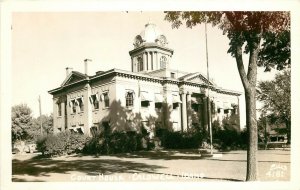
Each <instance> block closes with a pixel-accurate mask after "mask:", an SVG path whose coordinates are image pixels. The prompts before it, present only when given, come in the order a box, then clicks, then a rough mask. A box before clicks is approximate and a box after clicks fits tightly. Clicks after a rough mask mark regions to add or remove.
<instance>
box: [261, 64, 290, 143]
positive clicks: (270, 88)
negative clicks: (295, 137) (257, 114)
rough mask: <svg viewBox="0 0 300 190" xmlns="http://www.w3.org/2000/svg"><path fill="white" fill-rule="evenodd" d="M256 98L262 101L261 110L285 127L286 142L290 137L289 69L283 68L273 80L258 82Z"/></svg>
mask: <svg viewBox="0 0 300 190" xmlns="http://www.w3.org/2000/svg"><path fill="white" fill-rule="evenodd" d="M257 95H258V96H257V97H258V100H259V101H261V102H262V103H263V107H262V109H263V111H264V112H265V113H268V115H269V116H270V117H272V118H273V120H274V119H275V120H276V122H277V123H282V122H283V123H284V124H285V125H286V129H287V136H288V142H290V137H291V71H290V70H289V69H287V70H285V71H284V72H283V73H279V74H277V75H276V76H275V79H274V80H270V81H261V82H259V83H258V93H257Z"/></svg>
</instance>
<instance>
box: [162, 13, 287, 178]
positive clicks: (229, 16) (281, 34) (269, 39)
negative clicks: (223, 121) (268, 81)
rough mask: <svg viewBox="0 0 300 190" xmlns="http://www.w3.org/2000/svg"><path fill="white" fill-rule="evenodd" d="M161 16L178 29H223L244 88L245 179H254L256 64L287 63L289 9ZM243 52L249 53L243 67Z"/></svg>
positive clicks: (271, 65)
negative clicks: (246, 135) (245, 129)
mask: <svg viewBox="0 0 300 190" xmlns="http://www.w3.org/2000/svg"><path fill="white" fill-rule="evenodd" d="M165 19H166V20H167V21H170V22H171V23H172V27H175V28H178V27H179V26H180V25H182V24H183V22H185V24H186V26H187V27H190V28H192V27H193V26H196V25H198V24H201V23H210V24H212V26H216V27H218V28H220V29H221V30H222V31H223V34H224V35H227V37H228V39H229V48H228V51H227V52H228V53H230V54H231V55H232V56H233V57H234V58H235V60H236V64H237V68H238V71H239V75H240V78H241V81H242V84H243V87H244V90H245V100H246V125H247V131H248V135H249V138H248V147H247V176H246V180H247V181H253V180H256V179H257V158H256V154H257V121H256V119H255V118H256V89H255V88H256V85H257V84H256V83H257V66H264V67H265V68H266V71H269V70H270V69H271V68H276V69H278V70H281V69H283V68H285V67H287V66H289V65H290V64H291V60H290V14H289V12H279V11H274V12H264V11H251V12H250V11H236V12H232V11H225V12H222V11H218V12H215V11H211V12H166V15H165ZM243 54H249V61H248V69H247V70H246V69H245V65H244V61H243Z"/></svg>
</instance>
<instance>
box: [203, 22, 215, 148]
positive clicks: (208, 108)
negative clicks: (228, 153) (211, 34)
mask: <svg viewBox="0 0 300 190" xmlns="http://www.w3.org/2000/svg"><path fill="white" fill-rule="evenodd" d="M206 24H207V21H205V47H206V68H207V80H208V89H207V99H208V101H207V102H208V105H207V112H208V128H209V135H210V154H213V146H212V127H211V110H210V97H209V91H210V80H209V64H208V48H207V27H206Z"/></svg>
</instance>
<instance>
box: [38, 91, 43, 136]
mask: <svg viewBox="0 0 300 190" xmlns="http://www.w3.org/2000/svg"><path fill="white" fill-rule="evenodd" d="M39 110H40V125H41V135H43V121H42V102H41V95H39Z"/></svg>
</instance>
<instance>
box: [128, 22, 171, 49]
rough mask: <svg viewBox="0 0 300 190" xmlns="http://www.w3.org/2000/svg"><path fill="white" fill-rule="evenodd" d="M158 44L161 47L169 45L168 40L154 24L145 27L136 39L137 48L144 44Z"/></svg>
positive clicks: (135, 45)
mask: <svg viewBox="0 0 300 190" xmlns="http://www.w3.org/2000/svg"><path fill="white" fill-rule="evenodd" d="M149 43H156V44H158V45H161V46H166V45H167V44H168V42H167V38H166V36H165V35H163V33H162V32H161V30H160V29H159V28H158V27H157V26H156V25H155V24H153V23H148V24H146V25H145V29H144V30H143V31H142V32H141V33H140V35H137V36H136V37H135V38H134V43H133V45H134V47H135V48H137V47H139V46H141V45H144V44H149Z"/></svg>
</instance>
